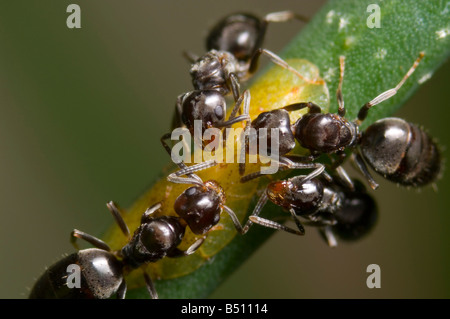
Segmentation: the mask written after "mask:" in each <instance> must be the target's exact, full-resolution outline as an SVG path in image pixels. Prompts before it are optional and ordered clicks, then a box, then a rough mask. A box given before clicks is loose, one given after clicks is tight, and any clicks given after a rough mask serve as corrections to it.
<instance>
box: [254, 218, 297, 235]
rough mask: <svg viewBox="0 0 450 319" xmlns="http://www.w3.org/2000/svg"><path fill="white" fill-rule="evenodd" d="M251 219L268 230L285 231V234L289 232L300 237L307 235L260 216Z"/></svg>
mask: <svg viewBox="0 0 450 319" xmlns="http://www.w3.org/2000/svg"><path fill="white" fill-rule="evenodd" d="M249 219H250V220H251V221H252V222H253V223H255V224H258V225H261V226H264V227H267V228H273V229H276V230H283V231H285V232H288V233H291V234H295V235H299V236H303V235H304V234H305V233H304V232H303V233H302V232H301V231H298V230H295V229H292V228H290V227H287V226H284V225H282V224H279V223H276V222H274V221H273V220H269V219H266V218H262V217H259V216H250V217H249Z"/></svg>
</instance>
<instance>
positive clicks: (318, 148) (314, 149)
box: [241, 53, 440, 189]
mask: <svg viewBox="0 0 450 319" xmlns="http://www.w3.org/2000/svg"><path fill="white" fill-rule="evenodd" d="M423 56H424V53H420V55H419V57H418V58H417V59H416V61H415V62H414V64H413V65H412V67H411V68H410V69H409V70H408V72H407V73H406V74H405V76H404V77H403V78H402V80H401V81H400V82H399V83H398V84H397V86H396V87H394V88H392V89H389V90H387V91H385V92H383V93H381V94H380V95H378V96H377V97H375V98H374V99H373V100H371V101H370V102H368V103H366V104H364V106H362V107H361V109H360V111H359V113H358V117H357V119H356V120H355V121H353V122H351V121H349V120H347V119H346V118H345V117H344V116H345V107H344V100H343V97H342V82H343V77H344V57H343V56H341V57H340V80H339V85H338V89H337V93H336V96H337V100H338V104H339V108H338V114H332V113H321V108H320V107H319V106H318V105H316V104H314V103H312V102H307V103H296V104H291V105H288V106H286V107H284V108H281V109H278V110H274V111H270V112H265V113H261V114H260V115H259V116H258V117H257V118H256V119H255V120H254V121H253V122H252V124H251V126H252V127H255V128H259V127H266V128H277V127H278V128H279V132H280V141H282V142H281V143H280V154H285V153H287V152H289V151H290V150H291V149H293V147H294V146H295V140H297V141H298V142H299V143H300V145H301V146H302V147H304V148H306V149H308V150H309V151H310V152H311V155H310V156H307V157H302V158H301V160H302V161H303V162H305V161H312V160H314V159H315V158H317V157H318V156H319V155H321V154H324V153H325V154H332V153H336V154H337V156H338V158H337V160H336V161H335V162H334V163H333V165H332V167H333V168H337V167H339V166H340V165H341V164H342V162H343V161H344V159H345V157H346V153H345V150H346V149H348V148H352V149H355V148H356V147H358V146H359V148H360V150H356V152H355V153H356V154H355V155H354V156H353V159H354V161H355V162H356V164H357V166H358V167H359V168H360V170H361V171H362V173H363V174H364V176H365V177H366V179H367V180H368V182H369V184H370V186H371V187H372V188H373V189H376V188H377V187H378V184H377V183H376V182H375V181H374V179H373V178H372V176H371V175H370V173H369V172H368V169H367V167H366V165H365V161H367V162H368V163H369V165H370V166H371V167H373V168H374V170H375V171H376V172H378V173H380V174H382V175H383V176H384V177H386V178H387V179H390V180H392V181H395V182H398V183H399V184H402V185H411V186H421V185H425V184H427V183H429V182H432V181H434V180H435V179H436V178H437V176H438V174H439V171H440V153H439V150H438V147H437V146H436V144H435V143H434V142H433V140H432V139H431V138H430V137H429V136H428V135H427V134H426V133H425V132H424V131H423V130H421V129H420V128H418V127H417V126H415V125H413V124H410V123H407V122H406V121H404V120H402V119H397V118H386V119H382V120H380V121H378V122H376V123H374V124H372V125H371V126H369V127H368V128H367V129H366V131H365V132H363V133H360V132H359V126H360V125H361V123H362V122H363V121H364V120H365V118H366V117H367V114H368V111H369V109H370V108H371V107H373V106H375V105H377V104H379V103H381V102H383V101H385V100H387V99H389V98H391V97H392V96H394V95H395V94H396V93H397V91H398V90H399V89H400V88H401V86H402V85H403V84H404V83H405V81H406V80H407V79H408V78H409V77H410V76H411V74H412V73H413V72H414V70H415V69H416V68H417V66H418V65H419V62H420V60H421V59H422V58H423ZM303 108H308V109H309V111H308V113H307V114H305V115H303V116H302V117H301V118H300V119H298V120H297V121H296V122H295V123H294V124H293V125H292V126H290V125H289V120H288V119H289V112H290V111H294V110H300V109H303ZM241 171H243V170H241ZM338 173H339V175H340V177H341V178H342V179H343V180H345V181H349V178H348V176H347V175H346V173H345V171H344V170H343V169H342V168H340V169H339V170H338ZM251 177H252V176H251ZM246 179H248V178H246V177H245V176H244V177H243V181H245V180H246ZM349 184H350V185H351V183H349Z"/></svg>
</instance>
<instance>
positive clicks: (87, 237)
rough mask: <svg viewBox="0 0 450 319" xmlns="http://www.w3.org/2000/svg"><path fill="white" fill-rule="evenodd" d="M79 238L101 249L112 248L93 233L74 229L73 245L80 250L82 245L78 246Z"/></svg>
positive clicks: (72, 233) (71, 239)
mask: <svg viewBox="0 0 450 319" xmlns="http://www.w3.org/2000/svg"><path fill="white" fill-rule="evenodd" d="M77 239H83V240H85V241H87V242H88V243H90V244H91V245H93V246H95V247H97V248H99V249H102V250H106V251H111V248H110V247H109V246H108V244H107V243H105V242H104V241H103V240H101V239H99V238H97V237H94V236H92V235H89V234H87V233H85V232H82V231H81V230H78V229H74V230H72V232H71V233H70V242H71V243H72V245H73V246H74V247H75V249H76V250H80V247H78V244H77Z"/></svg>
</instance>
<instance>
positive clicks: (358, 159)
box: [352, 153, 379, 190]
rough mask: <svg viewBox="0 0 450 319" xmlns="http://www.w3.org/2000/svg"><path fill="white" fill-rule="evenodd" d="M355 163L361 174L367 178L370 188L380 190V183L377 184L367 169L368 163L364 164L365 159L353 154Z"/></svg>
mask: <svg viewBox="0 0 450 319" xmlns="http://www.w3.org/2000/svg"><path fill="white" fill-rule="evenodd" d="M352 160H353V162H354V163H355V164H356V166H358V168H359V170H360V171H361V173H362V174H363V175H364V177H365V178H366V180H367V182H368V183H369V185H370V187H371V188H372V189H373V190H375V189H377V188H378V186H379V185H378V183H377V182H375V180H374V179H373V177H372V175H370V173H369V170H368V169H367V166H366V163H365V162H364V160H363V158H362V157H361V155H360V154H359V153H356V154H353V156H352Z"/></svg>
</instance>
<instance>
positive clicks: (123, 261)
mask: <svg viewBox="0 0 450 319" xmlns="http://www.w3.org/2000/svg"><path fill="white" fill-rule="evenodd" d="M107 207H108V209H109V210H110V211H111V213H112V214H113V216H114V219H115V221H116V222H117V224H118V226H119V227H120V229H121V230H122V232H123V233H124V235H125V236H127V237H128V242H127V244H126V245H125V246H124V247H122V249H120V250H118V251H112V250H111V248H110V247H109V246H108V245H107V244H106V243H105V242H104V241H102V240H101V239H99V238H96V237H94V236H91V235H89V234H86V233H84V232H82V231H79V230H76V229H75V230H73V231H72V234H71V240H72V243H73V244H74V246H75V247H76V248H78V246H77V245H76V239H77V238H80V239H83V240H85V241H87V242H89V243H91V244H92V245H93V246H95V247H96V248H90V249H83V250H79V251H78V252H77V253H74V254H72V255H69V256H67V257H65V258H63V259H62V260H60V261H59V262H57V263H56V264H54V265H52V266H50V267H49V268H48V269H47V270H46V271H45V273H44V274H43V275H42V276H41V277H40V278H39V279H38V280H37V282H36V283H35V285H34V287H33V289H32V290H31V293H30V296H29V297H30V298H38V299H43V298H58V299H63V298H76V299H87V298H89V299H90V298H95V299H106V298H111V297H113V296H114V295H115V296H116V297H117V298H120V299H122V298H125V294H126V290H127V285H126V282H125V280H124V273H126V272H128V271H130V270H133V269H136V268H140V267H142V266H144V265H145V264H147V263H152V262H156V261H158V260H160V259H162V258H164V257H166V256H167V257H180V256H187V255H190V254H192V253H194V252H195V250H196V249H197V248H198V247H199V246H200V245H201V244H202V242H203V239H199V240H197V241H196V242H194V243H193V244H192V245H191V246H190V247H189V248H188V249H187V250H180V249H179V248H177V246H178V245H179V244H180V243H181V241H182V239H183V236H184V233H185V228H186V222H184V221H183V220H182V219H181V218H179V217H175V216H159V217H153V216H152V214H153V213H154V212H156V211H158V210H159V209H160V207H161V203H157V204H155V205H153V206H151V207H150V208H148V209H147V210H146V211H145V212H144V214H143V215H142V217H141V225H140V226H139V228H138V229H137V230H136V231H135V232H134V234H133V236H131V235H130V232H129V230H128V227H127V225H126V224H125V221H124V220H123V218H122V216H121V213H120V210H119V208H118V207H117V206H116V205H115V204H114V203H113V202H109V203H108V204H107ZM69 265H78V266H79V269H80V273H79V276H80V286H79V287H72V288H69V287H68V275H69V272H68V268H67V267H68V266H69ZM142 271H143V273H144V278H145V282H146V285H147V289H148V291H149V294H150V296H151V297H152V298H158V294H157V292H156V290H155V288H154V286H153V282H152V280H151V278H150V276H149V275H148V274H147V272H146V271H145V269H144V268H142Z"/></svg>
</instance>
